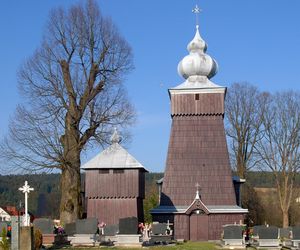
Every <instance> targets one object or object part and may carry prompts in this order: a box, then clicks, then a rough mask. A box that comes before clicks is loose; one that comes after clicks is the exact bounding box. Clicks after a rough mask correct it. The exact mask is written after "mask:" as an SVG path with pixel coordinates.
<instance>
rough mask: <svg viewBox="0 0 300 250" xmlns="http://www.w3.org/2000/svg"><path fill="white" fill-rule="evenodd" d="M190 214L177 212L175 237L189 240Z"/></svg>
mask: <svg viewBox="0 0 300 250" xmlns="http://www.w3.org/2000/svg"><path fill="white" fill-rule="evenodd" d="M189 224H190V222H189V216H186V215H185V214H176V215H175V216H174V238H175V239H185V240H189V239H190V236H189V233H190V228H189V227H190V226H189Z"/></svg>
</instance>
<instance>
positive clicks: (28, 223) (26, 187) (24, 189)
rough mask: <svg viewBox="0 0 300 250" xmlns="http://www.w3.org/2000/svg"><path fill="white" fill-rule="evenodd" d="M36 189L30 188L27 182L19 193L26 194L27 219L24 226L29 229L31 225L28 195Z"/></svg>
mask: <svg viewBox="0 0 300 250" xmlns="http://www.w3.org/2000/svg"><path fill="white" fill-rule="evenodd" d="M33 190H34V188H32V187H30V186H29V185H28V182H27V181H25V184H24V186H23V187H20V188H19V191H22V192H23V193H24V194H25V214H24V216H25V218H24V226H25V227H28V226H29V225H30V217H29V215H28V194H29V193H30V191H33Z"/></svg>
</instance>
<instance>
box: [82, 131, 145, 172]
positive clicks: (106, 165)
mask: <svg viewBox="0 0 300 250" xmlns="http://www.w3.org/2000/svg"><path fill="white" fill-rule="evenodd" d="M111 142H112V145H110V146H109V147H108V148H107V149H105V150H103V151H102V152H101V153H99V154H98V155H96V156H95V157H94V158H93V159H91V160H90V161H88V162H87V163H85V164H84V165H83V166H81V169H87V170H88V169H136V168H140V169H143V170H144V171H146V172H148V171H147V170H146V169H145V167H144V166H143V165H142V164H141V163H140V162H138V161H137V160H136V159H135V158H134V157H133V156H132V155H131V154H129V153H128V152H127V150H126V149H124V148H123V147H122V146H121V145H120V144H119V143H120V137H119V135H118V132H117V130H115V131H114V133H113V135H112V137H111Z"/></svg>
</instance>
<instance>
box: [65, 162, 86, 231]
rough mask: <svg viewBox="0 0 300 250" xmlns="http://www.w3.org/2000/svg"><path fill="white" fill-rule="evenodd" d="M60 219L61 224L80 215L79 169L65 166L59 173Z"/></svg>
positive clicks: (72, 220) (71, 220)
mask: <svg viewBox="0 0 300 250" xmlns="http://www.w3.org/2000/svg"><path fill="white" fill-rule="evenodd" d="M61 190H62V193H61V202H60V220H61V223H62V224H63V225H65V224H66V223H70V222H74V221H75V220H76V219H78V218H80V216H81V212H82V209H81V204H82V202H81V195H80V169H79V168H78V169H74V168H65V169H63V170H62V174H61Z"/></svg>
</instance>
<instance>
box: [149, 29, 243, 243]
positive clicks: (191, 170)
mask: <svg viewBox="0 0 300 250" xmlns="http://www.w3.org/2000/svg"><path fill="white" fill-rule="evenodd" d="M187 49H188V51H189V55H187V56H186V57H184V58H183V59H182V60H181V62H180V63H179V65H178V72H179V74H180V75H181V76H183V77H184V78H185V79H186V80H185V81H184V82H183V83H182V84H180V85H178V86H177V87H174V88H171V89H169V96H170V99H171V117H172V127H171V135H170V141H169V148H168V155H167V161H166V169H165V173H164V178H163V183H162V189H161V194H160V205H159V206H158V207H156V208H155V209H153V210H152V211H151V214H152V216H153V220H154V221H159V222H167V221H169V222H171V223H173V227H174V237H175V239H185V240H192V241H198V240H219V239H220V237H221V233H222V226H223V225H225V224H234V223H240V222H242V221H243V219H244V215H245V214H246V213H247V212H248V210H247V209H242V208H241V207H239V206H237V202H236V195H235V191H234V186H233V181H232V176H231V168H230V162H229V155H228V149H227V144H226V136H225V131H224V124H223V118H224V98H225V94H226V88H225V87H222V86H219V85H217V84H215V83H213V82H212V81H210V78H211V77H213V76H214V75H215V74H216V72H217V63H216V61H215V60H214V59H212V58H211V57H210V56H209V55H208V54H206V49H207V45H206V43H205V41H204V40H203V39H202V38H201V36H200V33H199V26H198V25H197V26H196V34H195V37H194V38H193V40H192V41H191V42H190V43H189V44H188V46H187Z"/></svg>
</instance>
